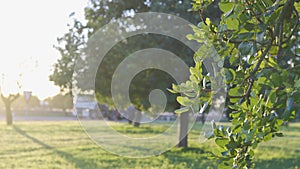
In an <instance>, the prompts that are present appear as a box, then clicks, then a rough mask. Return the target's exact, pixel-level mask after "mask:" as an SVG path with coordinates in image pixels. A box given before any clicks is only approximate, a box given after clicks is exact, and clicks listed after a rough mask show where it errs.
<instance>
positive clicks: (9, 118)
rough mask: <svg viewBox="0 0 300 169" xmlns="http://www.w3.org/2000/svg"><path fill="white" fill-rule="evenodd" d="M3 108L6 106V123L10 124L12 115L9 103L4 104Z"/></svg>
mask: <svg viewBox="0 0 300 169" xmlns="http://www.w3.org/2000/svg"><path fill="white" fill-rule="evenodd" d="M5 108H6V124H7V125H12V124H13V116H12V112H11V108H10V105H5Z"/></svg>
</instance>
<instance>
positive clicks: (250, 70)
mask: <svg viewBox="0 0 300 169" xmlns="http://www.w3.org/2000/svg"><path fill="white" fill-rule="evenodd" d="M215 2H216V1H215ZM215 2H214V1H210V0H204V1H201V0H195V1H194V5H193V10H195V11H200V15H201V16H202V17H203V18H205V20H204V21H203V22H201V24H199V25H198V27H194V32H195V34H193V35H188V38H189V39H190V40H195V41H198V42H199V43H209V45H211V46H213V47H214V48H215V49H216V51H217V54H218V55H219V56H220V58H221V59H223V60H224V64H223V65H220V66H223V70H224V71H220V72H217V74H215V75H214V76H223V75H226V79H225V80H226V85H225V88H226V92H227V97H226V100H227V101H226V103H227V106H228V108H229V109H230V110H231V112H232V113H231V114H230V116H231V118H232V121H231V122H232V126H231V127H223V126H217V125H216V124H215V123H213V128H214V131H213V132H212V133H206V136H207V137H208V138H215V142H216V144H217V145H218V146H219V150H218V152H215V153H213V154H212V156H213V157H216V158H218V159H221V160H222V163H220V165H219V168H253V167H254V164H253V157H254V151H253V150H254V149H255V148H256V147H257V145H258V144H259V143H261V142H263V141H265V142H266V141H269V140H270V139H272V138H273V137H275V136H278V137H281V136H283V134H282V133H281V132H280V131H279V130H280V126H281V125H282V124H283V123H284V122H287V121H290V120H291V119H293V118H294V117H295V113H296V109H297V107H296V105H297V104H299V102H300V100H299V99H300V92H299V88H300V79H299V75H300V74H299V73H300V72H299V71H300V69H299V67H300V65H299V61H300V50H299V44H300V43H299V33H300V28H299V11H300V3H299V1H297V0H283V1H278V0H258V1H250V0H240V1H234V2H231V1H220V2H219V3H218V7H219V9H220V10H221V11H222V13H223V15H222V16H221V17H220V20H219V22H215V21H213V20H211V19H210V18H209V17H210V16H209V15H208V13H207V12H203V11H205V10H206V9H207V8H209V7H211V5H212V4H214V3H215ZM207 39H209V40H207ZM204 46H205V45H204ZM206 51H207V50H206V49H204V48H200V49H199V52H197V53H196V54H195V56H194V60H195V63H196V64H195V67H192V68H191V77H190V80H189V81H188V82H186V83H185V84H182V85H179V86H174V87H173V89H174V91H175V92H179V93H182V94H184V96H183V97H181V96H180V97H178V98H177V100H178V101H179V102H180V103H181V104H182V105H183V106H185V107H186V108H184V109H181V110H180V112H184V111H188V110H189V109H192V108H195V107H196V108H198V109H199V107H201V106H203V104H204V103H205V102H208V103H209V104H213V101H212V99H211V96H212V95H213V94H215V93H216V92H219V91H211V90H208V89H210V86H211V85H212V84H213V83H216V82H215V81H214V79H213V78H212V76H211V75H209V74H205V73H202V68H203V67H202V62H203V61H204V60H205V59H206V58H208V57H212V56H211V53H205V52H206ZM217 66H218V65H217ZM195 86H196V87H195ZM191 89H193V93H192V94H191V93H190V91H191ZM296 103H297V104H296ZM199 105H200V106H199ZM298 108H299V107H298Z"/></svg>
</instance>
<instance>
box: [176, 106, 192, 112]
mask: <svg viewBox="0 0 300 169" xmlns="http://www.w3.org/2000/svg"><path fill="white" fill-rule="evenodd" d="M189 110H190V108H189V107H183V108H180V109H177V110H175V113H176V114H181V113H185V112H187V111H189Z"/></svg>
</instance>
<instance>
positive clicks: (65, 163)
mask: <svg viewBox="0 0 300 169" xmlns="http://www.w3.org/2000/svg"><path fill="white" fill-rule="evenodd" d="M112 124H113V128H114V129H116V130H117V131H119V132H121V133H126V134H130V135H141V134H145V135H152V134H157V133H160V132H162V131H164V129H165V128H166V127H165V125H161V126H154V127H150V126H147V125H142V126H141V127H140V128H133V127H131V126H129V125H127V124H126V123H122V124H114V123H112ZM283 130H284V134H285V137H283V138H276V139H274V140H272V141H270V142H267V143H263V144H262V145H260V146H259V147H258V149H257V150H256V156H255V162H256V168H262V169H268V168H270V169H277V168H278V169H282V168H284V169H286V168H291V169H295V168H300V123H297V124H290V126H289V127H288V128H285V127H283ZM0 134H1V141H0V168H5V169H6V168H8V169H9V168H18V169H19V168H33V169H35V168H38V169H43V168H51V169H52V168H67V169H72V168H84V169H89V168H99V169H102V168H143V169H148V168H153V169H154V168H159V169H164V168H195V169H201V168H216V166H217V162H216V161H213V160H211V159H208V158H207V153H208V152H210V151H211V150H212V149H213V148H215V145H214V143H213V141H212V140H211V141H207V142H205V143H201V144H200V143H199V142H198V141H197V138H198V136H199V126H195V127H194V129H193V130H192V131H191V133H190V135H189V145H190V148H189V149H187V150H182V149H178V148H173V149H171V150H170V151H168V152H165V153H163V154H161V155H158V156H155V157H150V158H143V159H135V158H125V157H120V156H117V155H114V154H111V153H109V152H106V151H104V150H102V149H101V148H100V147H99V146H97V145H96V144H95V143H94V142H93V141H92V140H91V139H90V138H89V137H88V136H87V135H86V133H85V132H84V131H83V129H82V127H81V126H80V124H79V123H78V122H76V121H64V122H16V123H15V124H14V126H6V125H5V124H4V122H2V123H0ZM158 141H159V140H158Z"/></svg>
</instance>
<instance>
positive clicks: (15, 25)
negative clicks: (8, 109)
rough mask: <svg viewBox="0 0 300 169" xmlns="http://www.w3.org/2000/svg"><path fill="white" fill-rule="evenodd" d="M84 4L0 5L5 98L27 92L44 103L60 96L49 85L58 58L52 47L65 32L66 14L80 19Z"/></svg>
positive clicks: (63, 0) (67, 0)
mask: <svg viewBox="0 0 300 169" xmlns="http://www.w3.org/2000/svg"><path fill="white" fill-rule="evenodd" d="M86 4H87V2H86V1H74V0H51V1H50V0H48V1H39V0H27V1H2V2H1V5H0V20H1V27H0V36H1V40H0V46H1V51H0V58H1V61H0V74H1V80H0V85H1V86H2V87H1V88H2V92H3V93H4V94H8V93H16V92H20V93H23V91H24V90H30V91H32V92H33V95H37V96H38V97H39V98H40V99H44V98H46V97H49V96H53V95H55V94H57V93H58V92H59V88H58V87H57V86H54V85H53V83H52V82H50V81H49V75H50V74H51V69H52V66H53V64H54V63H55V61H56V60H57V59H58V58H59V57H60V55H59V53H58V52H57V51H56V49H54V48H53V45H55V44H56V39H57V37H60V36H62V35H63V34H64V33H65V32H66V31H67V29H68V27H67V23H68V22H70V18H69V14H70V13H72V12H75V13H76V17H77V18H82V16H83V9H84V7H85V6H86ZM17 82H19V83H20V85H21V88H20V89H19V87H18V85H17Z"/></svg>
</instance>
